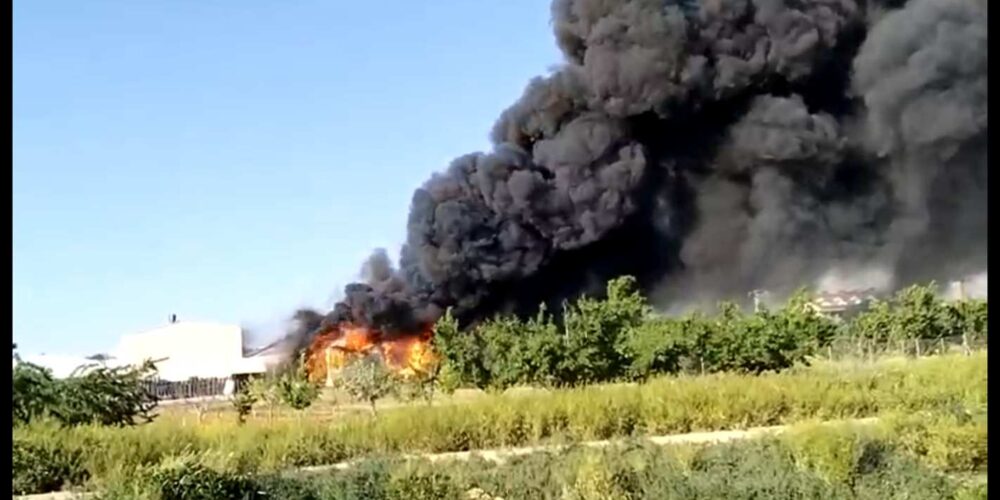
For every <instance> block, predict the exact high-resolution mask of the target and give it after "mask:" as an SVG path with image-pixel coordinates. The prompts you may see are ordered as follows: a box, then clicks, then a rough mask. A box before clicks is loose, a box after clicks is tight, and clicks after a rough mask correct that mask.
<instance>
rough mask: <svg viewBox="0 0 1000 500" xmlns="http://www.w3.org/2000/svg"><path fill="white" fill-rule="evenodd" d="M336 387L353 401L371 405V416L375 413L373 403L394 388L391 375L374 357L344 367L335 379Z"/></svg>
mask: <svg viewBox="0 0 1000 500" xmlns="http://www.w3.org/2000/svg"><path fill="white" fill-rule="evenodd" d="M337 385H338V386H339V387H341V388H342V389H344V390H346V391H347V393H348V394H350V395H351V397H352V398H354V399H355V400H357V401H361V402H365V403H368V404H369V405H371V410H372V414H373V415H374V414H376V413H377V412H376V408H375V403H376V402H377V401H378V400H379V399H382V398H384V397H385V396H388V395H389V394H391V393H392V392H393V391H394V390H395V388H396V386H395V379H394V378H393V375H392V374H391V373H389V370H388V369H387V368H386V367H385V364H383V363H382V362H381V361H380V360H379V359H378V358H376V357H374V356H365V357H363V358H359V359H357V360H355V361H353V362H351V363H350V364H348V365H347V366H345V367H344V369H343V370H342V371H341V373H340V374H339V376H338V377H337Z"/></svg>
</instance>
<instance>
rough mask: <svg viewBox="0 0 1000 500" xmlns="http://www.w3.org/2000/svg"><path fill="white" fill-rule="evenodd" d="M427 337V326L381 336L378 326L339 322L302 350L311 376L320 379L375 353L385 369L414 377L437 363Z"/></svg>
mask: <svg viewBox="0 0 1000 500" xmlns="http://www.w3.org/2000/svg"><path fill="white" fill-rule="evenodd" d="M430 341H431V329H430V326H428V327H427V328H424V329H423V330H421V331H420V332H417V333H413V334H403V335H395V336H393V338H391V339H382V335H381V332H379V331H378V330H373V329H369V328H365V327H363V326H358V325H353V324H342V325H340V326H339V327H337V328H334V329H332V330H329V331H327V332H323V333H321V334H319V335H317V336H316V338H315V339H314V340H313V342H312V344H311V345H310V346H309V348H308V350H307V351H306V367H307V370H308V372H309V377H310V378H311V379H313V380H314V381H316V382H322V381H325V380H327V379H328V377H330V376H331V375H332V374H334V373H336V372H337V370H339V369H340V368H343V367H344V366H345V365H346V364H347V363H349V362H350V361H351V360H353V359H355V358H357V357H360V356H364V355H368V354H372V353H375V354H377V355H378V356H379V357H380V358H381V359H382V361H383V362H384V363H385V366H386V367H388V368H389V370H391V371H393V372H394V373H396V374H398V375H400V376H402V377H404V378H406V377H415V376H419V375H423V374H427V373H430V372H431V371H432V370H433V369H434V367H435V365H436V364H437V361H438V358H437V355H436V354H435V353H434V351H433V350H432V349H431V345H430Z"/></svg>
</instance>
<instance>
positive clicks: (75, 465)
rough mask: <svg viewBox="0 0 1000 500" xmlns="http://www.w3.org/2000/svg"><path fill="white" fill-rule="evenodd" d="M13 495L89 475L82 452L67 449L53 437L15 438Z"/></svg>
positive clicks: (62, 484) (66, 483) (46, 489)
mask: <svg viewBox="0 0 1000 500" xmlns="http://www.w3.org/2000/svg"><path fill="white" fill-rule="evenodd" d="M11 476H12V483H13V484H12V492H13V494H14V495H26V494H31V493H43V492H49V491H58V490H61V489H62V488H63V487H66V486H78V485H80V484H83V482H85V481H86V480H87V479H88V473H87V469H86V467H85V466H84V465H83V452H82V451H81V450H76V449H66V448H64V447H63V446H61V443H60V442H59V441H58V440H56V439H47V440H46V439H40V440H32V441H25V440H20V439H17V438H15V439H14V442H13V447H12V449H11Z"/></svg>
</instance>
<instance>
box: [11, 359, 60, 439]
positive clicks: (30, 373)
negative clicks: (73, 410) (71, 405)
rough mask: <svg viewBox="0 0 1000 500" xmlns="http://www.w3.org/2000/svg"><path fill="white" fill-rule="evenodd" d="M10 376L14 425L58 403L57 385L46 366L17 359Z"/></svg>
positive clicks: (26, 420) (33, 417)
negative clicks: (11, 378)
mask: <svg viewBox="0 0 1000 500" xmlns="http://www.w3.org/2000/svg"><path fill="white" fill-rule="evenodd" d="M12 377H13V380H12V382H13V384H12V385H13V393H14V395H13V396H14V399H13V404H12V410H13V418H14V425H20V424H26V423H28V422H30V421H32V420H34V419H37V418H40V417H43V416H45V415H46V414H48V413H49V412H50V411H51V410H52V408H54V407H55V406H56V405H57V404H58V401H59V393H58V390H59V385H58V382H57V381H56V379H55V378H53V377H52V372H51V371H50V370H48V369H47V368H43V367H41V366H38V365H35V364H32V363H25V362H23V361H20V360H18V363H17V364H16V365H14V373H13V376H12Z"/></svg>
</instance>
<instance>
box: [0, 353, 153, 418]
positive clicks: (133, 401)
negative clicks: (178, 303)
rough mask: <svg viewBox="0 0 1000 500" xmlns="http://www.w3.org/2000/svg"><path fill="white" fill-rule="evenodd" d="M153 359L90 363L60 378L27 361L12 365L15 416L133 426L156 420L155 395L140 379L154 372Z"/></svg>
mask: <svg viewBox="0 0 1000 500" xmlns="http://www.w3.org/2000/svg"><path fill="white" fill-rule="evenodd" d="M155 371H156V367H155V366H154V365H153V363H152V362H148V361H147V362H146V363H144V364H142V365H140V366H138V367H114V368H108V367H106V366H102V365H87V366H83V367H80V368H78V369H77V370H76V371H75V372H74V373H73V374H72V375H71V376H70V377H69V378H66V379H64V380H59V379H56V378H55V377H53V376H52V372H51V371H49V370H48V369H46V368H43V367H40V366H38V365H35V364H32V363H26V362H24V361H20V362H18V363H17V364H16V365H15V366H14V369H13V375H12V377H13V381H12V382H13V393H14V394H13V404H12V412H13V422H14V425H15V426H18V425H25V424H28V423H30V422H32V421H34V420H38V419H41V418H50V419H53V420H55V421H56V422H58V423H60V424H61V425H64V426H76V425H86V424H99V425H110V426H131V425H135V424H137V423H142V422H149V421H152V420H153V417H154V415H153V413H152V412H153V409H154V408H155V407H156V404H157V402H158V401H157V399H156V397H155V395H153V394H152V393H150V392H149V391H148V390H147V389H146V388H145V386H144V385H143V384H142V380H143V379H145V378H146V377H148V376H150V375H151V374H153V373H155Z"/></svg>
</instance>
